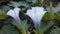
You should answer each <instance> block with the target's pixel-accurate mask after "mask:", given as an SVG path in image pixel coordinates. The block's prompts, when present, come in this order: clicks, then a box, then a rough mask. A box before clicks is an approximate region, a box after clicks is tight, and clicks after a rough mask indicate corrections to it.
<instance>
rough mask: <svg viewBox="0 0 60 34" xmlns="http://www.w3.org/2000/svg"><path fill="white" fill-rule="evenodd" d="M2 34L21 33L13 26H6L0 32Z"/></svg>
mask: <svg viewBox="0 0 60 34" xmlns="http://www.w3.org/2000/svg"><path fill="white" fill-rule="evenodd" d="M0 34H19V31H18V30H17V29H16V28H14V27H13V26H11V25H5V26H4V27H3V28H2V29H1V30H0Z"/></svg>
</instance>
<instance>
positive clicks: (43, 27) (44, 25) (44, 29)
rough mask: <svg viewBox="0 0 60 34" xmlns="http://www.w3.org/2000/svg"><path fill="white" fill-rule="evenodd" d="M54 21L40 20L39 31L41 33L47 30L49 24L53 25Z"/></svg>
mask: <svg viewBox="0 0 60 34" xmlns="http://www.w3.org/2000/svg"><path fill="white" fill-rule="evenodd" d="M53 25H54V23H53V22H48V23H44V22H42V23H41V26H40V31H41V32H42V34H43V33H44V32H45V31H47V30H48V29H49V28H50V27H51V26H53Z"/></svg>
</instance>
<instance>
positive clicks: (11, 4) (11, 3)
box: [8, 1, 30, 8]
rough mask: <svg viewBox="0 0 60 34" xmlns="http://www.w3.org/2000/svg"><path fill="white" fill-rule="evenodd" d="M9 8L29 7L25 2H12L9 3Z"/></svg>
mask: <svg viewBox="0 0 60 34" xmlns="http://www.w3.org/2000/svg"><path fill="white" fill-rule="evenodd" d="M8 5H9V6H13V7H19V6H24V7H26V8H27V7H29V6H30V5H29V4H28V3H26V2H22V1H21V2H14V1H11V2H10V4H8Z"/></svg>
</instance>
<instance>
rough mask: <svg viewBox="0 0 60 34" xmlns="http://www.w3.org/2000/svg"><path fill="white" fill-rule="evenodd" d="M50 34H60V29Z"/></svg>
mask: <svg viewBox="0 0 60 34" xmlns="http://www.w3.org/2000/svg"><path fill="white" fill-rule="evenodd" d="M50 34H60V28H56V29H53V30H51V32H50Z"/></svg>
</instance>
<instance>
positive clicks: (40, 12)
mask: <svg viewBox="0 0 60 34" xmlns="http://www.w3.org/2000/svg"><path fill="white" fill-rule="evenodd" d="M46 12H47V11H44V8H43V7H32V9H29V10H27V12H26V15H28V16H29V17H30V18H31V19H32V20H33V22H34V25H35V28H39V27H40V23H41V20H42V17H43V16H44V14H45V13H46Z"/></svg>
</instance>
